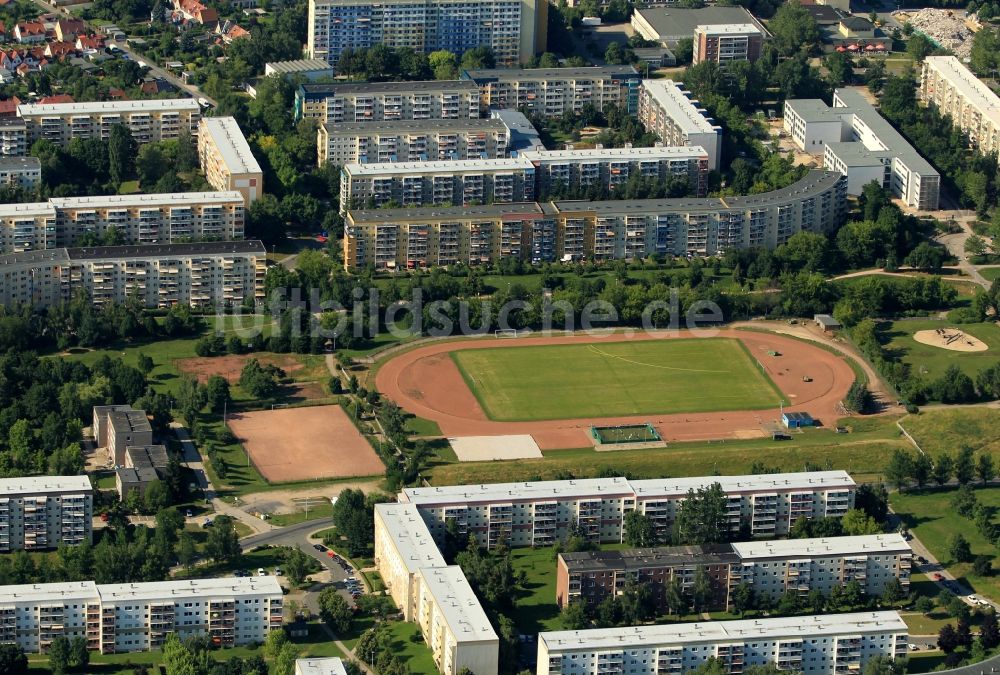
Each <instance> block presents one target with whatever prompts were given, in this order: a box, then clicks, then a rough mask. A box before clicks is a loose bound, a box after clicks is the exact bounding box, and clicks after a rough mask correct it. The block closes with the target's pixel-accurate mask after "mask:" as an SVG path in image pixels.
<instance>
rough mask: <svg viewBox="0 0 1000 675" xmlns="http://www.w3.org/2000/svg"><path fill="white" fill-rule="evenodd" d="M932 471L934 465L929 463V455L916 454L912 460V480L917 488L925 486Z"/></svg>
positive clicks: (924, 453) (923, 453)
mask: <svg viewBox="0 0 1000 675" xmlns="http://www.w3.org/2000/svg"><path fill="white" fill-rule="evenodd" d="M933 469H934V463H933V462H932V461H931V457H930V455H928V454H927V453H926V452H918V453H917V454H916V456H915V457H914V459H913V480H914V481H916V483H917V487H923V486H924V485H926V484H927V481H928V479H929V478H930V476H931V471H933Z"/></svg>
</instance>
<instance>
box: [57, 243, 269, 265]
mask: <svg viewBox="0 0 1000 675" xmlns="http://www.w3.org/2000/svg"><path fill="white" fill-rule="evenodd" d="M65 250H66V253H67V254H68V256H69V259H70V260H93V259H95V258H161V257H169V256H178V257H183V256H198V255H225V254H227V253H256V254H257V255H264V254H265V253H267V251H266V250H265V249H264V244H262V243H261V242H260V240H258V239H251V240H247V241H204V242H194V243H189V244H144V245H139V246H135V245H133V246H94V247H90V248H69V249H65Z"/></svg>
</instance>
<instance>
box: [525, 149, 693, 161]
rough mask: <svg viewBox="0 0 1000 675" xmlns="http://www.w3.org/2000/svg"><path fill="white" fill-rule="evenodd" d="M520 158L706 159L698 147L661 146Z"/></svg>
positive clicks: (556, 152) (547, 152)
mask: <svg viewBox="0 0 1000 675" xmlns="http://www.w3.org/2000/svg"><path fill="white" fill-rule="evenodd" d="M519 156H520V157H524V158H525V159H530V160H531V161H533V162H542V163H544V162H548V161H558V160H573V161H579V162H582V161H588V160H612V159H623V160H624V159H636V160H640V159H677V158H681V159H691V158H695V157H704V158H706V159H707V158H708V152H707V151H706V150H705V148H703V147H701V146H700V145H661V146H658V147H653V148H581V149H578V150H537V151H530V150H529V151H525V152H522V153H521V154H520V155H519Z"/></svg>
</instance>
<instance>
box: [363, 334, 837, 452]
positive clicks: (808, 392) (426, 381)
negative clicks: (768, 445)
mask: <svg viewBox="0 0 1000 675" xmlns="http://www.w3.org/2000/svg"><path fill="white" fill-rule="evenodd" d="M698 337H729V338H736V339H738V340H740V341H742V342H743V343H744V344H745V345H746V346H747V348H748V349H749V350H750V353H751V354H752V355H753V356H754V357H756V358H757V360H759V361H760V362H761V363H762V364H763V365H764V368H765V370H767V373H768V375H769V376H770V377H771V379H772V380H773V381H774V383H775V384H776V385H777V386H778V389H780V390H781V391H782V392H783V393H784V394H785V397H786V399H787V400H788V401H791V405H788V406H786V407H785V410H786V411H801V412H808V413H809V414H810V415H812V416H813V417H814V418H816V419H818V420H820V421H822V422H825V423H826V424H832V423H833V421H834V420H836V419H837V418H839V417H841V416H842V414H841V413H840V412H839V410H838V406H839V403H840V401H841V400H842V399H843V398H844V395H845V394H846V393H847V390H848V389H849V388H850V386H851V383H852V382H853V381H854V371H853V370H851V367H850V365H848V363H847V362H846V361H844V360H843V359H841V358H840V357H838V356H836V355H834V354H831V353H830V352H828V351H826V350H824V349H822V348H820V347H818V346H814V345H811V344H808V343H805V342H802V341H800V340H796V339H794V338H791V337H786V336H782V335H776V334H773V333H759V332H753V331H741V330H731V329H729V330H713V331H707V330H703V331H695V332H692V331H672V332H659V333H650V332H638V333H636V334H634V335H624V334H620V333H619V334H611V335H607V336H600V337H598V336H591V335H573V336H559V337H547V338H546V337H539V338H532V337H525V338H513V339H506V340H503V341H500V340H497V339H495V338H480V339H476V340H469V341H466V342H461V341H459V342H442V343H436V344H430V345H427V346H426V347H418V348H417V349H414V350H411V351H408V352H404V353H403V354H400V355H399V356H397V357H395V358H392V359H390V360H389V361H387V362H386V363H384V364H383V365H382V367H381V368H380V369H379V371H378V374H377V375H376V377H375V386H376V388H377V389H378V391H379V392H381V393H382V394H383V395H385V396H388V397H389V398H390V399H392V400H393V401H395V402H396V403H397V404H398V405H399V406H401V407H402V408H403V409H405V410H406V411H408V412H410V413H413V414H414V415H417V416H418V417H423V418H425V419H429V420H434V421H435V422H437V423H438V425H439V426H440V427H441V432H442V433H443V434H444V435H445V436H499V435H504V434H531V435H532V436H533V437H534V439H535V442H536V443H538V446H539V447H540V448H541V449H542V450H558V449H566V448H585V447H588V446H591V445H593V441H592V439H591V437H590V434H589V429H590V427H591V426H592V425H612V424H634V423H640V422H648V423H650V424H653V425H654V426H655V427H656V429H657V431H659V433H660V435H661V436H662V437H663V440H665V441H700V440H714V439H721V438H747V437H754V436H760V435H762V434H763V432H764V425H769V424H774V423H778V422H780V417H781V414H780V410H779V409H778V408H775V409H773V410H753V411H731V412H711V413H680V414H676V415H670V414H667V415H645V416H632V417H595V418H585V419H568V420H554V421H553V420H545V421H538V422H494V421H492V420H490V419H489V418H487V416H486V414H485V413H484V412H483V410H482V408H481V407H480V406H479V403H478V401H476V397H475V396H474V395H473V394H472V392H471V391H470V390H469V388H468V387H467V386H466V384H465V381H464V380H463V379H462V375H461V373H460V372H459V370H458V367H457V366H456V365H455V363H454V361H452V359H451V357H449V356H448V353H449V352H452V351H456V350H460V349H486V348H490V347H527V346H531V345H542V344H570V343H575V342H594V343H600V342H621V341H625V340H670V339H677V338H698ZM769 351H777V352H779V353H780V354H781V356H777V357H775V356H768V352H769ZM803 377H809V378H811V380H812V381H811V382H804V381H803Z"/></svg>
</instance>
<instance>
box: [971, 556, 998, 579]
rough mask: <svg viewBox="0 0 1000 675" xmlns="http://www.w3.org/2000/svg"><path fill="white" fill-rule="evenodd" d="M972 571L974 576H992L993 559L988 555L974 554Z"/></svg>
mask: <svg viewBox="0 0 1000 675" xmlns="http://www.w3.org/2000/svg"><path fill="white" fill-rule="evenodd" d="M972 571H973V573H974V574H975V575H976V576H980V577H989V576H993V561H992V560H991V559H990V557H989V556H988V555H980V556H976V559H975V560H974V561H973V563H972Z"/></svg>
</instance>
